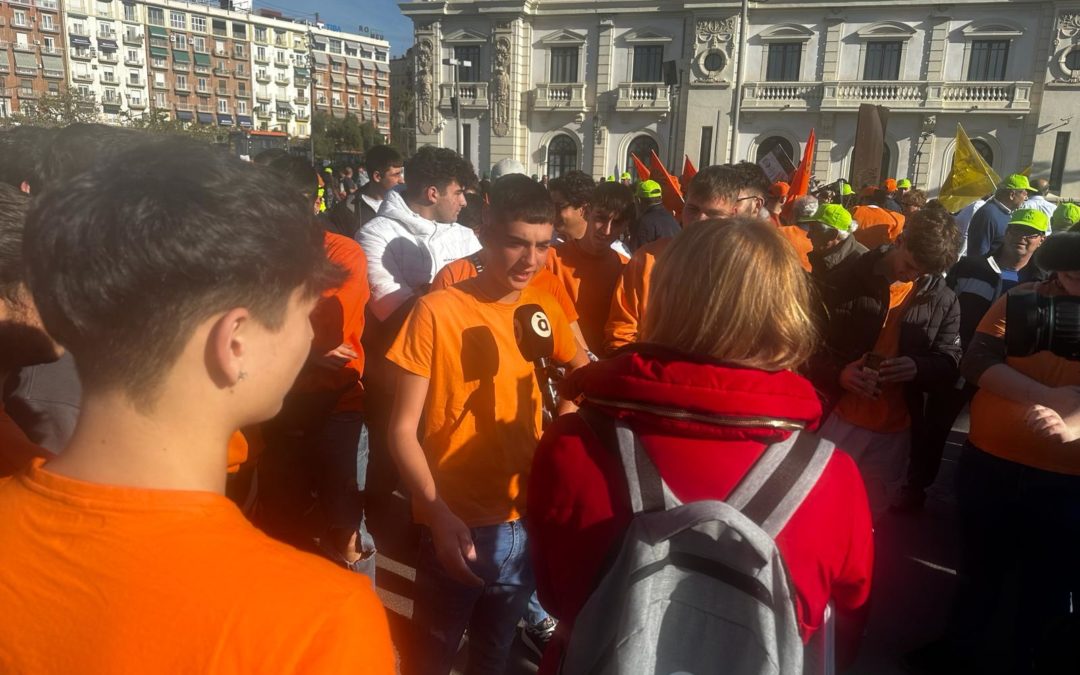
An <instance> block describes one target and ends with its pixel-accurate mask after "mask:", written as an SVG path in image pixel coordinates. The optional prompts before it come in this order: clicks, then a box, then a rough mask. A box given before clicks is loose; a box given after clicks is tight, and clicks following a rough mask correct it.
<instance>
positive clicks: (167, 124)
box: [122, 108, 228, 143]
mask: <svg viewBox="0 0 1080 675" xmlns="http://www.w3.org/2000/svg"><path fill="white" fill-rule="evenodd" d="M122 125H123V126H125V127H128V128H129V129H138V130H140V131H146V132H149V133H158V134H182V135H184V136H190V137H191V138H194V139H196V140H200V141H206V142H207V143H225V142H227V141H228V132H223V131H221V129H220V128H219V127H217V126H214V125H212V124H197V123H195V122H184V121H182V120H178V119H175V118H170V117H169V114H168V112H167V111H165V110H160V109H156V108H155V109H153V110H150V111H149V112H146V113H143V114H142V115H132V114H131V113H130V112H125V113H123V118H122Z"/></svg>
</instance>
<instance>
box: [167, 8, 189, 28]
mask: <svg viewBox="0 0 1080 675" xmlns="http://www.w3.org/2000/svg"><path fill="white" fill-rule="evenodd" d="M169 27H170V28H173V29H175V30H186V29H187V18H186V17H185V16H184V13H183V12H169Z"/></svg>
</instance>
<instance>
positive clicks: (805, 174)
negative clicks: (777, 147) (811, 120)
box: [787, 129, 817, 204]
mask: <svg viewBox="0 0 1080 675" xmlns="http://www.w3.org/2000/svg"><path fill="white" fill-rule="evenodd" d="M816 145H817V136H815V135H814V130H813V129H811V130H810V137H809V138H807V139H806V149H805V150H804V151H803V157H802V161H801V162H799V168H798V169H795V174H794V175H793V176H792V177H791V191H790V192H788V198H787V202H788V203H789V204H790V203H791V202H793V201H795V199H796V198H798V197H803V196H805V195H806V194H807V193H808V192H809V191H810V174H811V173H812V172H813V171H814V148H815V146H816Z"/></svg>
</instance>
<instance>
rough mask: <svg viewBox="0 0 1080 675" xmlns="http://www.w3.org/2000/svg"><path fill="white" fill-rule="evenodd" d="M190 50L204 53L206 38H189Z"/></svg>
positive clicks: (199, 36)
mask: <svg viewBox="0 0 1080 675" xmlns="http://www.w3.org/2000/svg"><path fill="white" fill-rule="evenodd" d="M191 48H192V49H194V50H195V51H197V52H200V53H202V54H205V53H207V52H206V38H204V37H202V36H201V35H195V36H193V37H192V38H191Z"/></svg>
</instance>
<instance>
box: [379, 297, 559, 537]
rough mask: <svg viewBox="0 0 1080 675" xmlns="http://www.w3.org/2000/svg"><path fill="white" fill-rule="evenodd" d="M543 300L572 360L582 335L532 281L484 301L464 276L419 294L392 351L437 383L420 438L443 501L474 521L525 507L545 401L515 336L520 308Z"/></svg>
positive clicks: (508, 515) (496, 519)
mask: <svg viewBox="0 0 1080 675" xmlns="http://www.w3.org/2000/svg"><path fill="white" fill-rule="evenodd" d="M527 304H537V305H540V306H541V307H542V308H543V309H544V312H545V313H546V314H547V315H548V318H549V322H550V324H551V330H552V337H553V338H554V342H555V350H554V354H553V357H552V358H553V359H554V360H555V361H557V362H561V363H568V362H570V361H571V360H572V359H573V358H574V356H575V355H576V354H577V350H578V346H577V341H576V340H575V339H574V334H573V333H572V332H571V331H570V324H569V322H568V321H567V320H566V316H565V315H564V314H563V312H562V309H561V308H560V307H559V304H558V303H557V302H555V299H554V298H552V297H551V295H549V294H548V293H544V292H543V291H541V290H540V289H538V288H535V287H533V286H527V287H526V288H525V290H523V291H522V292H521V297H520V299H519V300H518V301H517V302H515V303H513V304H509V303H499V302H493V301H490V300H487V299H484V298H483V297H482V296H480V295H479V294H478V292H477V290H476V282H475V281H474V280H471V279H467V280H465V281H463V282H461V283H459V284H457V285H455V286H452V287H450V288H447V289H444V290H440V291H435V292H433V293H429V294H428V295H425V296H424V297H422V298H420V299H419V300H418V301H417V303H416V306H415V307H413V310H412V312H411V313H410V314H409V318H408V320H407V321H406V322H405V326H404V327H403V328H402V329H401V332H400V333H399V334H398V336H397V339H396V340H395V341H394V344H393V346H391V347H390V351H389V352H387V355H386V357H387V358H388V359H390V360H391V361H393V362H394V363H396V364H397V365H399V366H401V367H402V368H404V369H405V370H407V371H409V372H410V373H414V374H416V375H420V376H421V377H426V378H428V380H429V381H430V384H429V387H428V393H427V400H426V401H425V402H424V415H423V421H422V422H421V426H420V430H419V432H420V433H419V435H420V444H421V446H423V448H424V454H425V455H426V457H427V461H428V466H430V467H431V474H432V477H433V478H434V479H435V486H436V488H437V490H438V492H439V495H440V496H441V497H442V499H443V501H445V502H446V504H447V505H448V506H449V507H450V510H451V511H453V512H454V514H456V515H457V516H458V517H459V518H461V519H462V520H464V521H465V523H466V524H467V525H468V526H469V527H483V526H486V525H496V524H499V523H504V522H509V521H512V520H516V519H518V518H520V517H521V515H522V514H523V513H524V511H525V499H526V494H525V489H526V486H527V485H528V482H529V471H530V469H531V468H532V457H533V451H534V450H535V449H536V444H537V442H538V441H539V440H540V429H541V398H540V388H539V386H538V385H537V383H536V376H535V373H534V369H533V364H532V363H531V362H529V361H526V360H525V359H524V357H522V355H521V352H520V350H519V349H518V346H517V341H516V340H515V338H514V311H515V310H516V309H517V308H518V307H520V306H522V305H527Z"/></svg>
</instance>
